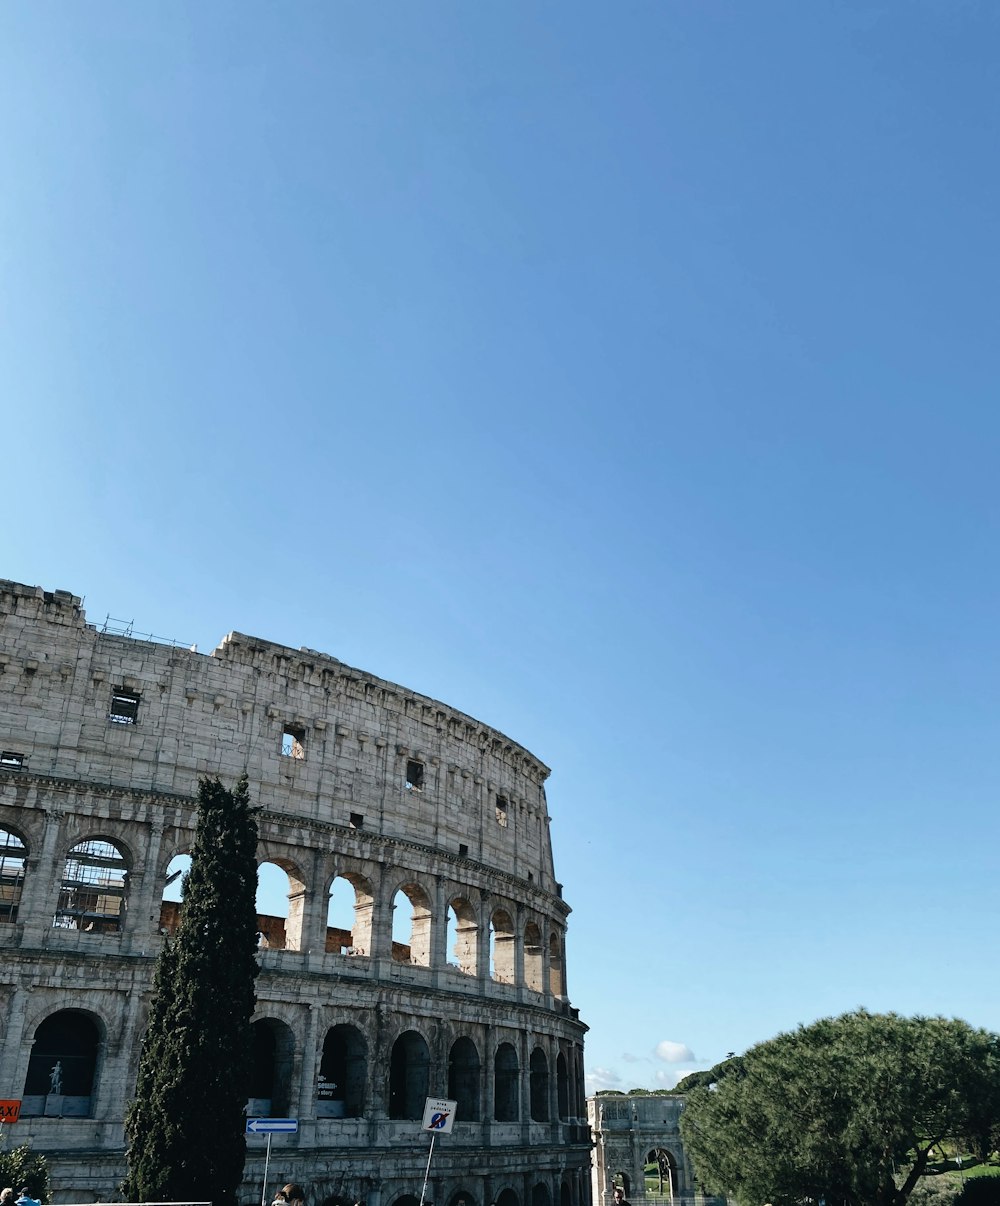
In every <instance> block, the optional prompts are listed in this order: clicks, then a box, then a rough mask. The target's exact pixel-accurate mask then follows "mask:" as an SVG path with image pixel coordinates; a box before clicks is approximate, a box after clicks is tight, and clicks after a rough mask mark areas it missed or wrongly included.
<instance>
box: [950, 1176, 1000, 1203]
mask: <svg viewBox="0 0 1000 1206" xmlns="http://www.w3.org/2000/svg"><path fill="white" fill-rule="evenodd" d="M955 1206H1000V1177H970V1178H969V1180H968V1181H966V1182H965V1184H964V1185H963V1186H962V1192H961V1193H960V1194H959V1195H958V1197H957V1198H956V1199H955Z"/></svg>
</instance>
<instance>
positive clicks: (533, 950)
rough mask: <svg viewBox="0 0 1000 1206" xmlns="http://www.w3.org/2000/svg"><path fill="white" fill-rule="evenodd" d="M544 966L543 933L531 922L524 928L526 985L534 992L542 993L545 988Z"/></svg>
mask: <svg viewBox="0 0 1000 1206" xmlns="http://www.w3.org/2000/svg"><path fill="white" fill-rule="evenodd" d="M543 966H544V960H543V959H542V931H541V930H540V929H539V928H538V926H537V925H536V924H535V923H534V922H533V921H529V922H528V924H527V925H526V926H525V927H524V983H525V986H526V987H528V988H530V989H531V990H532V991H533V992H541V991H542V989H543V987H544V985H543V983H542V971H543Z"/></svg>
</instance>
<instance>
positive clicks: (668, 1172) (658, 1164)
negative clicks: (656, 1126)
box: [643, 1147, 677, 1202]
mask: <svg viewBox="0 0 1000 1206" xmlns="http://www.w3.org/2000/svg"><path fill="white" fill-rule="evenodd" d="M643 1172H644V1175H645V1181H646V1185H645V1189H646V1193H647V1194H649V1195H651V1196H653V1197H657V1198H669V1199H670V1201H671V1202H672V1201H673V1200H674V1190H675V1189H676V1188H677V1165H676V1163H675V1162H674V1158H673V1156H671V1154H670V1153H669V1152H668V1151H667V1149H666V1148H664V1147H654V1148H652V1149H651V1150H650V1151H648V1152H647V1153H646V1160H645V1165H644V1169H643Z"/></svg>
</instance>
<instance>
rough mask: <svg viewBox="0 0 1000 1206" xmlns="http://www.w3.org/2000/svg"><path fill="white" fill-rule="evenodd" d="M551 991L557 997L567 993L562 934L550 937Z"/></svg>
mask: <svg viewBox="0 0 1000 1206" xmlns="http://www.w3.org/2000/svg"><path fill="white" fill-rule="evenodd" d="M549 992H551V993H552V994H553V996H556V997H564V996H565V995H566V979H565V976H564V975H563V954H562V935H561V934H559V933H558V932H557V933H554V934H552V936H551V937H550V938H549Z"/></svg>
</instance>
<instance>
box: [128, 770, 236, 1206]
mask: <svg viewBox="0 0 1000 1206" xmlns="http://www.w3.org/2000/svg"><path fill="white" fill-rule="evenodd" d="M256 894H257V821H256V818H255V810H254V809H252V808H251V807H250V796H249V790H248V785H247V779H246V776H245V775H244V776H243V778H242V779H241V780H240V782H239V784H238V785H237V787H236V790H235V791H227V789H226V788H225V787H223V786H222V784H221V783H220V782H219V780H218V779H202V780H201V782H200V783H199V785H198V826H197V829H196V831H195V839H194V848H193V849H192V851H191V870H190V872H189V873H188V875H187V877H186V879H185V884H184V898H183V899H184V906H183V910H182V912H181V924H180V929H179V930H178V933H177V937H176V938H175V940H174V941H173V942H168V943H166V944H165V945H164V948H163V951H162V952H161V954H160V957H159V960H158V962H157V968H156V975H155V978H154V982H153V996H152V1001H151V1003H150V1009H149V1024H148V1028H147V1030H146V1037H145V1041H144V1043H143V1049H142V1056H141V1058H140V1063H139V1074H138V1079H137V1083H136V1097H135V1101H133V1102H132V1104H131V1106H130V1107H129V1110H128V1113H127V1115H126V1123H125V1125H126V1138H127V1140H128V1177H127V1178H126V1181H125V1184H124V1186H123V1189H124V1191H125V1193H126V1195H127V1196H128V1197H129V1198H130V1199H131V1200H132V1201H140V1202H142V1201H145V1202H155V1201H175V1202H181V1201H187V1202H192V1201H202V1202H204V1201H210V1202H212V1203H214V1206H236V1193H237V1190H238V1188H239V1185H240V1182H241V1181H242V1179H243V1164H244V1161H245V1159H246V1139H245V1121H246V1120H245V1117H244V1107H245V1106H246V1102H247V1095H248V1090H249V1079H250V1018H251V1016H252V1014H253V1010H254V979H255V977H256V975H257V958H256V952H257V908H256V903H255V901H256Z"/></svg>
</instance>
